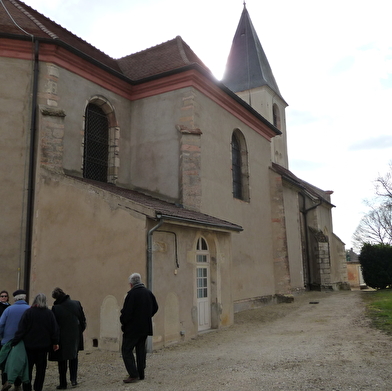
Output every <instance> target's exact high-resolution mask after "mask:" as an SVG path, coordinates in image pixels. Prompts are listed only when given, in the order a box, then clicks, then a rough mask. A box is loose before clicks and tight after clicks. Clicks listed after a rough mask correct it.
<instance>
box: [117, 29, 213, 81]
mask: <svg viewBox="0 0 392 391" xmlns="http://www.w3.org/2000/svg"><path fill="white" fill-rule="evenodd" d="M118 63H119V65H120V68H121V70H122V71H123V73H124V74H125V75H126V76H127V77H129V78H130V79H132V80H141V79H144V78H147V77H150V76H154V75H158V74H161V73H164V72H168V71H172V70H174V69H178V68H181V67H184V66H187V65H191V64H195V63H197V64H199V65H200V66H201V67H202V68H204V69H205V70H207V71H208V72H210V73H211V71H210V70H209V69H208V68H207V67H206V66H205V65H204V64H203V62H202V61H201V60H200V58H199V57H197V55H196V54H195V53H194V52H193V51H192V49H191V48H190V47H189V46H188V45H187V44H186V43H185V42H184V41H183V39H182V38H181V37H180V36H177V37H176V38H174V39H172V40H170V41H167V42H164V43H162V44H160V45H157V46H153V47H151V48H149V49H146V50H143V51H141V52H138V53H135V54H131V55H129V56H126V57H123V58H120V59H119V60H118Z"/></svg>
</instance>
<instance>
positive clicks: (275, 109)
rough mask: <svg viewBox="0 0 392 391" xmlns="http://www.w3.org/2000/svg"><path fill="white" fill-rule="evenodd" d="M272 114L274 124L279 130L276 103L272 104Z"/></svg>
mask: <svg viewBox="0 0 392 391" xmlns="http://www.w3.org/2000/svg"><path fill="white" fill-rule="evenodd" d="M272 116H273V119H274V126H275V128H278V129H279V130H280V126H281V125H280V111H279V107H278V105H277V104H276V103H274V105H273V106H272Z"/></svg>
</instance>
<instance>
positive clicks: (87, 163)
mask: <svg viewBox="0 0 392 391" xmlns="http://www.w3.org/2000/svg"><path fill="white" fill-rule="evenodd" d="M108 154H109V123H108V119H107V117H106V114H105V113H104V112H103V110H102V109H101V108H100V107H99V106H97V105H94V104H92V103H90V104H88V105H87V108H86V117H85V129H84V154H83V177H84V178H88V179H93V180H96V181H99V182H107V177H108Z"/></svg>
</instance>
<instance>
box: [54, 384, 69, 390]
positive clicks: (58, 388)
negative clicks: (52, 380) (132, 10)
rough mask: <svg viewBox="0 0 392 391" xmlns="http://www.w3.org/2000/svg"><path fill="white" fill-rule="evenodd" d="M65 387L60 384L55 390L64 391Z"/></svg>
mask: <svg viewBox="0 0 392 391" xmlns="http://www.w3.org/2000/svg"><path fill="white" fill-rule="evenodd" d="M66 389H67V386H66V385H65V386H62V385H61V384H60V385H59V386H57V387H56V390H66Z"/></svg>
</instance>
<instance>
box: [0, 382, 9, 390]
mask: <svg viewBox="0 0 392 391" xmlns="http://www.w3.org/2000/svg"><path fill="white" fill-rule="evenodd" d="M11 387H12V384H10V383H8V382H7V381H6V382H5V383H4V385H3V387H1V391H7V390H9V389H10V388H11Z"/></svg>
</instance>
